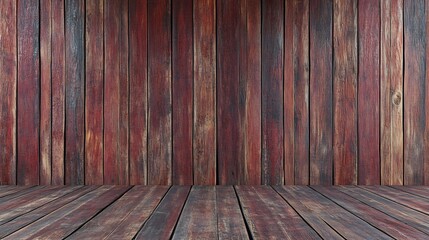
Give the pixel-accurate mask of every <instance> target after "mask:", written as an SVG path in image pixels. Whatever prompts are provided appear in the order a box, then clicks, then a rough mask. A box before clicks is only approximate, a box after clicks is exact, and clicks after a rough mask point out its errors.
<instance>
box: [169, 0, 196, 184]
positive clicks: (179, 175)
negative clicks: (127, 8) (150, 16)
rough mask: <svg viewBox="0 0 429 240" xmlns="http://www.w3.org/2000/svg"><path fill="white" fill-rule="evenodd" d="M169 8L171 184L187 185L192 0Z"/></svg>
mask: <svg viewBox="0 0 429 240" xmlns="http://www.w3.org/2000/svg"><path fill="white" fill-rule="evenodd" d="M172 8H173V10H172V11H173V13H172V14H173V15H172V18H173V20H172V29H173V30H172V38H173V43H172V44H173V57H172V64H173V66H172V81H173V93H172V94H173V184H180V185H186V184H187V185H190V184H192V183H193V179H194V177H193V170H192V120H193V119H192V107H193V100H192V96H193V69H194V66H193V35H192V33H193V32H192V27H193V25H192V9H193V5H192V0H185V1H173V3H172Z"/></svg>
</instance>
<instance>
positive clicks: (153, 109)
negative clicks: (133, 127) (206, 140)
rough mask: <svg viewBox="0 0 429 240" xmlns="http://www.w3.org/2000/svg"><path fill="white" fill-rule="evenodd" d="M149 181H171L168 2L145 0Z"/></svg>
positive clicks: (169, 19)
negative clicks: (146, 16)
mask: <svg viewBox="0 0 429 240" xmlns="http://www.w3.org/2000/svg"><path fill="white" fill-rule="evenodd" d="M148 19H149V21H148V24H149V25H148V37H149V39H148V41H149V42H148V54H149V60H148V61H149V67H148V70H149V72H148V77H149V96H148V97H149V101H148V103H149V127H148V134H149V142H148V174H149V176H148V177H149V179H148V183H149V184H171V182H172V181H171V173H172V171H171V160H172V158H171V155H172V153H171V150H172V148H171V144H172V143H171V142H172V136H171V133H172V129H171V2H170V0H149V2H148Z"/></svg>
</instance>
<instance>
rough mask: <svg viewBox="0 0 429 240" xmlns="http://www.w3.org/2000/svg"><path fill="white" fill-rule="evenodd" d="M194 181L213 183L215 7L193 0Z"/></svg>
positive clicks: (210, 2)
mask: <svg viewBox="0 0 429 240" xmlns="http://www.w3.org/2000/svg"><path fill="white" fill-rule="evenodd" d="M193 6H194V9H193V10H194V12H193V21H194V29H193V30H194V113H193V118H194V122H193V132H194V133H193V142H192V145H193V151H192V152H193V168H194V184H203V185H208V184H216V58H215V56H216V33H215V31H216V28H215V25H216V10H215V9H216V8H215V1H214V0H200V1H194V3H193Z"/></svg>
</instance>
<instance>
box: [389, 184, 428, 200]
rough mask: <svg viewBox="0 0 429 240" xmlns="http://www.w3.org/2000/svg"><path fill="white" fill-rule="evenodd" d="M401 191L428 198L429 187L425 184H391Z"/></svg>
mask: <svg viewBox="0 0 429 240" xmlns="http://www.w3.org/2000/svg"><path fill="white" fill-rule="evenodd" d="M392 187H393V188H396V189H399V190H401V191H403V192H407V193H411V194H414V195H417V196H420V197H425V198H429V187H427V186H392Z"/></svg>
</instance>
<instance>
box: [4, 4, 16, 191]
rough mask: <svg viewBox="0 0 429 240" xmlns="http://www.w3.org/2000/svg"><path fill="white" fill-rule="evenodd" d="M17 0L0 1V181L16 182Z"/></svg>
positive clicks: (5, 182)
mask: <svg viewBox="0 0 429 240" xmlns="http://www.w3.org/2000/svg"><path fill="white" fill-rule="evenodd" d="M16 28H17V26H16V1H13V0H7V1H3V2H2V3H1V4H0V36H1V38H0V79H1V83H0V99H1V101H2V104H0V118H1V121H0V148H1V149H2V150H1V151H0V165H1V166H2V167H1V169H0V185H3V184H16V84H17V83H16V71H17V70H16V66H17V60H16V59H17V55H16V54H17V51H16V44H17V43H16Z"/></svg>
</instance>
